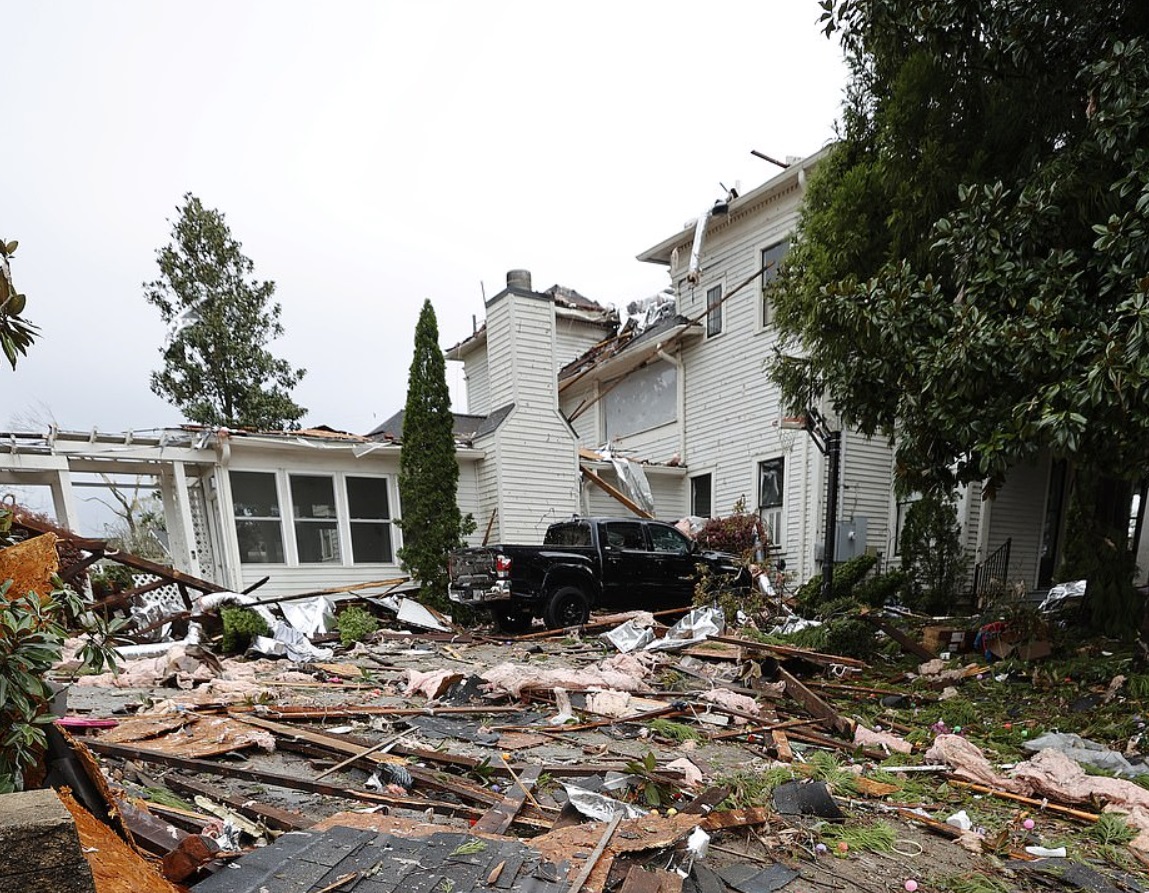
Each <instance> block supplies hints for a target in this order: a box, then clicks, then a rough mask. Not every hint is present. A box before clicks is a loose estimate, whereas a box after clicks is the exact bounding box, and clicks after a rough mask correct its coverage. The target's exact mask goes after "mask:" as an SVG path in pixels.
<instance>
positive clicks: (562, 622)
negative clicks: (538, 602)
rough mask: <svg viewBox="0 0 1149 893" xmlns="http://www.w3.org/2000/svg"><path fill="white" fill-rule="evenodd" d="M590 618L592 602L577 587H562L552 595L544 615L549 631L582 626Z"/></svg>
mask: <svg viewBox="0 0 1149 893" xmlns="http://www.w3.org/2000/svg"><path fill="white" fill-rule="evenodd" d="M588 617H590V600H589V599H588V598H587V597H586V595H585V594H584V593H583V591H582V590H581V589H579V588H578V587H577V586H560V587H559V588H558V589H556V590H555V591H554V592H552V593H551V597H550V599H548V601H547V609H546V612H545V614H544V615H543V619H544V620H545V621H546V624H547V629H566V628H567V627H570V626H582V625H583V624H584V623H586V621H587V618H588Z"/></svg>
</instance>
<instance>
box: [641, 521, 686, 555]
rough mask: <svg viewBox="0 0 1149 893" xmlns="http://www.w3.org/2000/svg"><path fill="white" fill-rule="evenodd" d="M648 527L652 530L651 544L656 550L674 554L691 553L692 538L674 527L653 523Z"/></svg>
mask: <svg viewBox="0 0 1149 893" xmlns="http://www.w3.org/2000/svg"><path fill="white" fill-rule="evenodd" d="M646 529H647V530H649V531H650V544H651V547H652V548H653V549H654V551H655V552H670V553H671V554H673V555H688V554H690V540H688V539H687V538H686V537H685V536H683V535H682V534H681V533H679V532H678V531H677V530H675V529H674V528H673V527H661V526H659V525H657V524H651V525H650V526H649V527H647V528H646Z"/></svg>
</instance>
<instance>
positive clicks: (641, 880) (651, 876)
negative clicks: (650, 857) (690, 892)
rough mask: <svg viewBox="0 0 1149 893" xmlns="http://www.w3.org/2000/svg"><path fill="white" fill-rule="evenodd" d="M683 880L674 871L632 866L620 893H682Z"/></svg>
mask: <svg viewBox="0 0 1149 893" xmlns="http://www.w3.org/2000/svg"><path fill="white" fill-rule="evenodd" d="M681 890H682V878H681V877H679V876H678V875H677V874H675V873H674V872H673V871H666V870H665V869H662V868H647V867H646V866H644V865H632V866H631V868H630V871H628V872H627V873H626V880H624V881H623V882H622V887H621V888H620V889H619V893H680V891H681Z"/></svg>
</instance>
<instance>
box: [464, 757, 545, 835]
mask: <svg viewBox="0 0 1149 893" xmlns="http://www.w3.org/2000/svg"><path fill="white" fill-rule="evenodd" d="M541 769H542V767H541V766H531V767H530V768H529V769H527V771H526V772H524V773H523V774H522V775H520V776H519V779H518V783H517V784H515V785H514V787H513V789H512V790H511V791H510V793H508V794H507V795H506V796H505V797H503V799H502V800H500V801H499V802H498V803H496V804H495V805H494V806H493V807H491V809H489V810H488V811H487V812H486V813H485V814H484V815H483V817H482V818H480V819H479V820H478V821H477V822H475V825H474V829H473V830H475V831H476V832H478V831H485V832H488V833H490V834H504V833H506V830H507V829H508V828H509V827H511V823H512V822H514V820H515V816H516V815H518V812H519V810H520V809H522V808H523V804H524V803H525V802H526V800H527V797H528V796H529V793H530V790H531V788H533V787H534V786H535V782H536V781H538V780H539V773H540V771H541Z"/></svg>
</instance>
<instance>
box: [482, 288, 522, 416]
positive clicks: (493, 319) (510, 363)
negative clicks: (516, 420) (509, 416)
mask: <svg viewBox="0 0 1149 893" xmlns="http://www.w3.org/2000/svg"><path fill="white" fill-rule="evenodd" d="M509 297H510V296H509V295H508V296H506V297H504V298H502V299H501V300H498V301H496V302H495V303H494V304H492V305H491V306H489V307H488V308H487V392H488V394H489V397H488V399H489V407H490V409H499V408H501V407H503V406H506V405H507V404H508V403H510V402H512V401H513V400H514V399H515V396H514V394H515V375H514V364H515V359H514V351H515V349H516V347H517V345H515V344H514V341H513V335H512V329H511V327H512V324H513V322H512V320H511V305H510V301H509V300H508V298H509ZM488 411H490V410H488Z"/></svg>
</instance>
